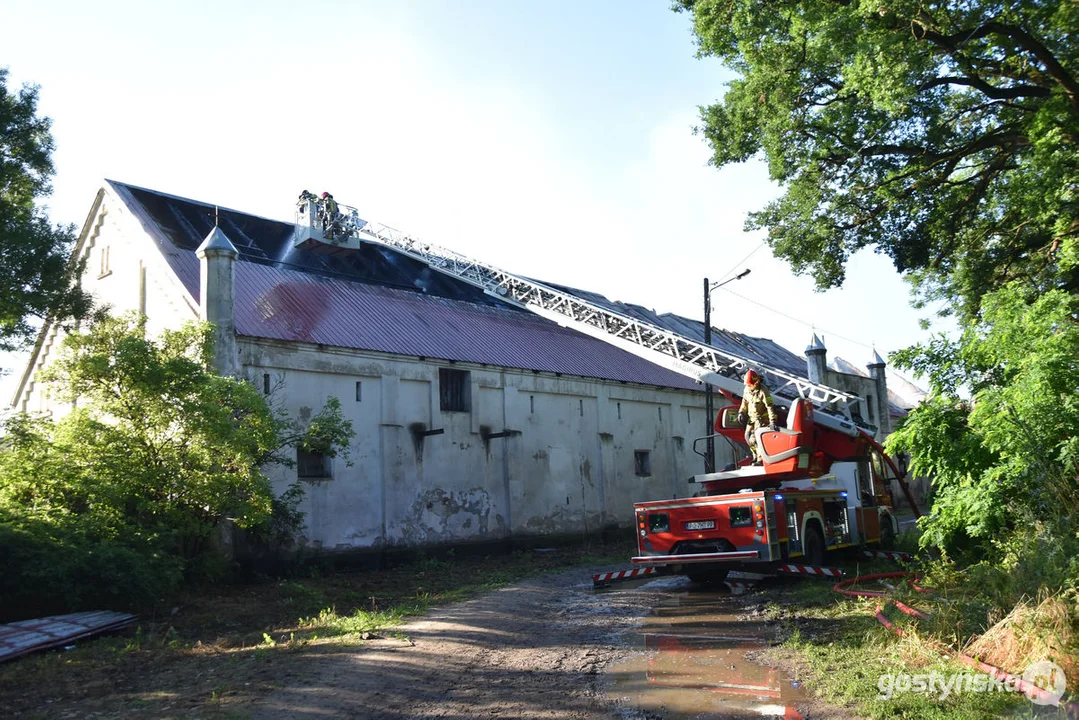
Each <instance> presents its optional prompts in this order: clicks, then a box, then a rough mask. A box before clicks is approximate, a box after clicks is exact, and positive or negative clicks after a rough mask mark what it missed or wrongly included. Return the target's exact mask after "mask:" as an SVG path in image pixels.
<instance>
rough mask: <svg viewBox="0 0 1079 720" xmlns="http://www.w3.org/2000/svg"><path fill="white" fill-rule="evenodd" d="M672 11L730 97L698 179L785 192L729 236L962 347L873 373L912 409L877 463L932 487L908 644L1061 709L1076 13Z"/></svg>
mask: <svg viewBox="0 0 1079 720" xmlns="http://www.w3.org/2000/svg"><path fill="white" fill-rule="evenodd" d="M674 7H675V9H676V10H684V11H690V12H692V14H693V20H694V29H695V33H696V36H697V39H698V41H699V50H700V53H701V54H703V55H714V56H717V57H719V58H721V59H722V60H723V61H724V62H725V64H727V65H728V67H730V68H732V69H733V70H735V71H736V72H738V73H739V77H738V78H737V79H736V80H734V81H733V82H732V83H731V84H730V87H729V90H728V92H727V93H726V95H725V96H724V98H723V99H722V100H721V101H720V102H718V103H716V104H714V105H712V106H710V107H708V108H705V109H703V111H702V122H703V125H702V130H703V132H704V134H705V136H706V137H707V139H708V140H709V142H710V143H711V145H712V148H713V150H714V156H713V162H714V163H715V164H716V165H725V164H728V163H735V162H741V161H744V160H747V159H749V158H751V157H754V156H763V157H764V158H765V159H766V160H767V162H768V164H769V169H770V173H771V176H772V178H773V179H774V180H776V181H777V182H779V183H780V184H781V186H782V189H783V195H782V196H781V197H780V198H779V199H778V200H776V201H775V202H773V203H771V204H769V205H768V206H767V207H765V208H763V209H761V210H759V211H758V212H756V213H753V214H751V216H750V221H749V223H748V224H749V227H750V228H759V229H764V230H766V231H767V233H768V242H769V244H770V245H771V247H772V249H773V251H774V252H775V253H776V254H777V256H779V257H783V258H785V259H786V260H788V261H789V262H790V264H791V266H792V267H793V268H794V270H795V271H796V272H804V273H808V274H811V275H812V276H813V277H814V278H815V280H816V281H817V284H818V287H820V288H828V287H834V286H837V285H839V284H841V283H842V281H843V278H844V272H845V264H846V261H847V259H848V258H849V257H850V255H851V254H853V253H854V252H857V251H858V250H859V249H861V248H871V249H873V250H874V251H876V252H879V253H883V254H886V255H887V256H889V257H890V258H892V260H893V261H894V264H895V267H896V269H897V271H899V272H901V273H904V277H905V278H906V279H907V280H908V281H910V282H911V284H912V288H913V290H914V293H915V295H914V298H915V305H916V306H919V307H924V306H927V303H931V302H936V303H937V304H939V305H940V307H942V308H943V310H942V311H941V314H955V315H956V316H957V318H958V320H959V322H960V323H961V334H960V335H959V336H958V337H951V338H949V337H945V336H938V337H936V338H934V339H933V340H931V341H930V342H928V343H926V344H924V345H921V346H917V347H913V348H909V349H907V350H904V351H902V352H899V353H897V354H895V355H893V357H892V360H893V362H895V364H897V365H899V366H900V367H903V368H906V369H909V370H913V371H915V372H917V373H918V374H920V375H922V376H923V377H925V378H928V380H929V383H930V385H931V395H930V397H929V399H928V400H927V401H926V402H925V403H924V404H923V405H922V406H920V407H918V408H916V409H915V410H914V411H913V412H911V413H910V415H909V417H908V418H907V419H906V422H905V423H904V424H903V425H902V427H900V428H899V430H898V431H897V432H896V433H894V434H893V435H892V436H891V438H890V439H889V442H888V450H889V451H890V452H891V453H898V452H906V453H909V454H910V456H911V470H912V471H913V472H914V473H915V474H918V475H922V476H928V477H930V479H931V482H932V498H931V502H932V512H931V513H930V514H929V515H928V516H927V517H925V518H923V519H922V521H921V523H920V528H921V530H922V531H923V535H922V537H921V544H922V547H923V549H925V550H927V551H931V553H932V554H933V557H934V559H933V560H930V561H928V562H927V563H926V564H925V566H924V567H923V568H922V571H923V573H924V574H925V575H926V582H927V583H930V584H932V585H933V586H934V587H935V588H937V589H938V591H939V592H941V593H943V594H944V595H946V596H947V597H949V598H950V599H952V600H953V602H952V603H951V604H950V605H948V606H947V607H942V608H940V609H939V612H937V613H936V614H935V615H934V620H933V621H932V622H930V623H923V625H922V627H921V628H920V632H921V633H924V634H927V635H930V636H932V637H934V638H936V639H938V640H941V641H946V642H948V643H950V644H951V645H952V646H953V647H970V648H973V649H974V650H975V651H978V652H981V653H983V654H985V655H986V657H989V655H990V649H992V650H993V651H994V652H993V653H992V654H993V657H995V658H996V659H998V660H999V661H1000V662H1004V663H1008V664H1009V665H1008V666H1006V667H1005V669H1007V670H1009V671H1012V672H1016V671H1018V672H1022V670H1023V666H1022V664H1020V665H1014V663H1026V662H1029V661H1032V660H1043V659H1051V660H1055V661H1056V662H1057V663H1058V664H1059V665H1061V666H1067V667H1069V668H1071V669H1070V670H1069V672H1070V678H1069V679H1070V680H1071V682H1072V683H1073V687H1074V686H1075V685H1074V683H1079V677H1077V676H1076V674H1075V670H1074V664H1073V663H1069V661H1070V660H1073V659H1074V657H1076V656H1079V644H1077V640H1076V638H1077V637H1079V632H1077V630H1079V560H1077V558H1079V519H1077V518H1079V222H1077V221H1076V217H1077V216H1079V213H1077V208H1079V194H1077V192H1076V191H1077V186H1076V178H1079V149H1077V148H1079V80H1077V77H1079V44H1077V42H1076V40H1077V37H1079V36H1077V35H1076V34H1075V33H1074V32H1073V31H1072V29H1073V28H1074V27H1076V24H1077V22H1079V4H1076V3H1059V2H1040V1H1039V0H1025V1H1023V2H1013V3H1004V4H1001V3H989V2H981V1H974V2H967V3H940V2H892V3H888V4H887V5H883V4H881V3H865V2H861V3H860V2H853V3H834V2H823V1H822V0H782V1H781V2H777V3H773V4H771V5H770V6H769V10H768V12H761V11H760V7H759V4H757V3H753V2H749V0H734V1H727V0H677V1H676V2H675V3H674ZM978 637H981V638H983V639H982V640H981V641H980V642H979V641H978V640H977V638H978ZM1001 645H1007V647H1006V648H1002V647H1001ZM1039 653H1044V654H1046V655H1048V657H1039V656H1038V654H1039Z"/></svg>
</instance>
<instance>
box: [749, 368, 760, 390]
mask: <svg viewBox="0 0 1079 720" xmlns="http://www.w3.org/2000/svg"><path fill="white" fill-rule="evenodd" d="M760 381H761V376H760V375H758V374H757V373H756V371H755V370H746V385H750V386H753V385H756V384H757V383H759V382H760Z"/></svg>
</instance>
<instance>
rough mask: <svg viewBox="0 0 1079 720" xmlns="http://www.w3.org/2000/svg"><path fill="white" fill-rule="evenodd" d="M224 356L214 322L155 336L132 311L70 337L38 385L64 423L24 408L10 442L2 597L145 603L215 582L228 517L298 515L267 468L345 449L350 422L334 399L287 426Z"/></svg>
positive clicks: (255, 525)
mask: <svg viewBox="0 0 1079 720" xmlns="http://www.w3.org/2000/svg"><path fill="white" fill-rule="evenodd" d="M212 347H213V336H212V331H211V329H210V327H209V326H208V325H206V324H189V325H187V326H185V327H184V328H182V329H180V330H177V331H166V332H164V333H163V334H162V335H161V337H160V338H158V339H153V338H149V337H147V336H146V333H145V329H144V327H143V326H142V324H141V322H140V321H139V320H138V319H137V318H135V317H126V318H104V319H100V320H98V321H97V322H95V323H94V325H93V326H92V327H91V328H90V330H89V332H87V333H85V334H73V335H70V336H68V337H67V338H65V340H64V344H63V348H62V351H61V353H60V356H59V357H58V358H57V360H56V362H55V363H53V364H52V365H50V366H49V367H48V368H47V369H46V371H44V372H43V374H42V375H41V376H40V377H41V379H42V380H43V381H45V382H47V383H48V387H49V390H50V392H51V393H53V395H54V396H55V397H56V398H58V399H60V400H63V401H67V402H72V403H73V404H74V405H75V409H74V410H73V411H72V412H71V413H69V414H67V415H66V416H64V417H63V418H62V419H60V420H58V421H56V422H55V423H54V422H52V421H50V420H47V419H32V418H30V417H28V416H26V415H16V416H15V417H14V418H12V419H11V420H10V421H9V422H8V423H7V428H6V429H7V431H8V432H7V436H6V437H5V438H4V443H3V446H0V546H3V547H4V548H5V572H4V573H3V575H4V578H0V594H2V595H4V596H5V597H6V598H10V597H11V596H12V594H14V596H18V597H20V598H22V600H21V603H22V604H24V605H30V604H31V599H33V600H34V602H38V603H39V602H42V601H41V600H40V598H41V597H42V596H44V597H53V598H55V599H56V601H57V602H60V601H62V602H64V603H68V604H67V605H65V607H72V606H78V604H79V603H80V601H81V600H85V601H86V603H87V604H89V601H90V600H91V599H99V600H100V599H101V598H102V596H106V597H107V596H108V595H109V593H110V592H112V593H113V595H114V596H115V597H113V598H112V599H113V601H114V602H118V603H122V604H125V605H126V606H131V605H133V604H134V605H138V604H140V603H145V602H146V601H147V600H148V599H154V600H156V599H157V598H159V597H160V596H161V595H160V594H159V593H163V592H166V591H167V590H168V589H169V588H170V587H172V586H174V585H175V583H177V582H178V581H179V579H180V578H181V577H182V576H183V575H185V574H186V575H187V576H192V575H198V574H200V573H202V574H205V570H206V568H208V567H212V566H213V562H210V563H208V562H207V561H208V560H210V561H213V559H214V558H215V555H214V553H213V552H212V549H211V548H210V547H209V541H210V539H211V538H212V537H213V536H214V532H215V530H216V528H218V526H219V525H220V524H221V523H222V522H223V521H224V520H226V519H229V520H231V521H232V522H233V523H235V524H236V525H237V526H239V527H241V528H247V529H252V530H261V531H263V532H266V531H267V530H272V529H273V528H272V527H271V526H272V524H273V522H274V520H275V519H280V516H281V515H282V514H283V515H285V516H286V519H289V518H290V519H291V520H292V521H293V522H299V521H301V520H302V517H301V516H298V515H297V514H296V513H295V508H294V507H293V508H289V507H287V505H288V502H287V501H289V500H291V501H293V502H294V501H295V500H297V499H298V495H297V492H296V488H297V487H298V485H294V487H293V488H290V490H289V491H288V492H287V493H286V494H285V496H284V500H285V501H286V502H285V503H284V505H285V507H281V506H282V502H281V499H280V498H276V497H275V495H274V492H273V489H272V487H271V483H270V480H269V478H268V477H267V475H266V472H265V468H266V467H268V466H273V465H286V466H292V465H294V461H293V459H292V455H291V453H290V452H289V450H290V449H291V448H292V447H294V446H300V447H304V448H307V449H316V448H317V449H318V450H320V451H322V452H325V453H326V454H328V455H330V456H334V455H336V454H337V453H338V452H339V451H341V450H343V449H347V446H348V444H349V442H350V441H351V438H352V435H353V432H352V425H351V423H350V422H349V421H347V420H345V419H344V418H343V417H342V415H341V408H340V403H339V402H338V401H337V400H336V399H335V398H330V399H329V400H328V401H327V403H326V406H325V407H324V408H323V409H322V410H321V411H320V412H319V413H317V414H316V415H315V416H314V417H312V418H311V420H310V422H308V423H306V424H304V425H300V424H298V423H296V422H293V421H291V420H289V418H287V417H286V416H285V415H284V414H283V413H281V412H279V411H275V410H274V409H273V408H272V407H271V406H270V405H269V403H268V401H267V399H266V397H265V396H264V395H263V394H262V393H261V392H259V390H258V389H256V388H255V387H254V386H253V385H252V384H251V383H249V382H246V381H243V380H237V379H234V378H228V377H221V376H217V375H214V374H213V373H212V372H211V371H210V370H208V369H207V368H209V367H210V364H209V363H210V358H211V353H212ZM275 504H276V505H277V506H278V511H279V512H278V518H275V514H274V509H275ZM293 529H294V530H296V529H299V528H293ZM95 577H96V578H99V579H100V578H106V579H107V582H95V581H94V578H95ZM117 588H119V589H117ZM28 594H29V595H28ZM13 602H14V601H13ZM56 609H62V608H56Z"/></svg>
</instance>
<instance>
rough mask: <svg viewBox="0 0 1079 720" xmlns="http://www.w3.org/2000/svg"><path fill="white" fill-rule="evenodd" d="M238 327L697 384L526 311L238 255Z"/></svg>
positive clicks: (254, 332)
mask: <svg viewBox="0 0 1079 720" xmlns="http://www.w3.org/2000/svg"><path fill="white" fill-rule="evenodd" d="M236 332H237V333H238V334H240V335H247V336H251V337H263V338H272V339H277V340H295V341H300V342H306V343H316V344H322V345H332V346H337V347H346V348H356V349H359V350H375V351H380V352H386V353H393V354H398V355H414V356H423V357H429V358H437V359H441V360H457V361H462V362H474V363H486V364H489V365H501V366H504V367H513V368H522V369H525V370H539V371H543V372H552V373H563V374H567V375H580V376H584V377H594V378H604V379H609V380H620V381H624V382H636V383H642V384H647V385H658V386H664V387H679V388H686V389H700V386H698V385H697V384H696V383H694V382H693V381H692V380H689V379H688V378H685V377H683V376H682V375H679V374H677V373H674V372H671V371H668V370H665V369H664V368H661V367H659V366H657V365H653V364H652V363H650V362H648V361H646V360H643V359H641V358H638V357H637V356H635V355H631V354H629V353H627V352H623V351H622V350H619V349H617V348H615V347H613V346H611V345H608V344H607V343H604V342H600V341H598V340H594V339H593V338H590V337H588V336H586V335H582V334H580V333H577V332H574V331H572V330H568V329H566V328H563V327H560V326H558V325H556V324H555V323H552V322H550V321H548V320H545V319H543V318H541V317H539V316H536V315H533V314H531V313H528V312H524V311H519V310H514V309H510V308H501V307H495V306H490V305H480V304H476V303H470V302H465V301H462V300H452V299H449V298H444V297H437V296H431V295H422V294H419V293H415V292H409V291H406V290H399V289H396V288H388V287H382V286H378V285H368V284H366V283H359V282H350V281H347V280H340V279H335V278H328V277H324V276H317V275H312V274H310V273H306V272H300V271H295V270H286V269H281V268H274V267H270V266H267V265H259V264H256V263H249V262H243V261H240V262H237V263H236Z"/></svg>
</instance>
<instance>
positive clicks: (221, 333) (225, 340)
mask: <svg viewBox="0 0 1079 720" xmlns="http://www.w3.org/2000/svg"><path fill="white" fill-rule="evenodd" d="M195 255H196V256H197V257H198V259H199V270H200V272H199V281H200V289H201V298H200V302H199V315H200V317H201V318H202V320H204V321H206V322H209V323H212V324H213V326H214V361H213V367H214V370H215V371H216V372H217V373H218V374H219V375H231V376H236V375H238V374H239V371H240V362H239V356H238V351H237V349H236V320H235V315H234V310H235V284H236V281H235V272H236V269H235V265H236V258H238V257H239V256H240V253H239V252H237V250H236V247H235V246H234V245H233V244H232V242H231V241H229V239H228V238H227V237H226V236H225V233H224V231H222V230H221V228H219V227H217V226H214V229H213V230H211V231H210V234H209V235H207V236H206V239H205V240H203V241H202V244H201V245H199V247H198V250H196V251H195Z"/></svg>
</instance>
